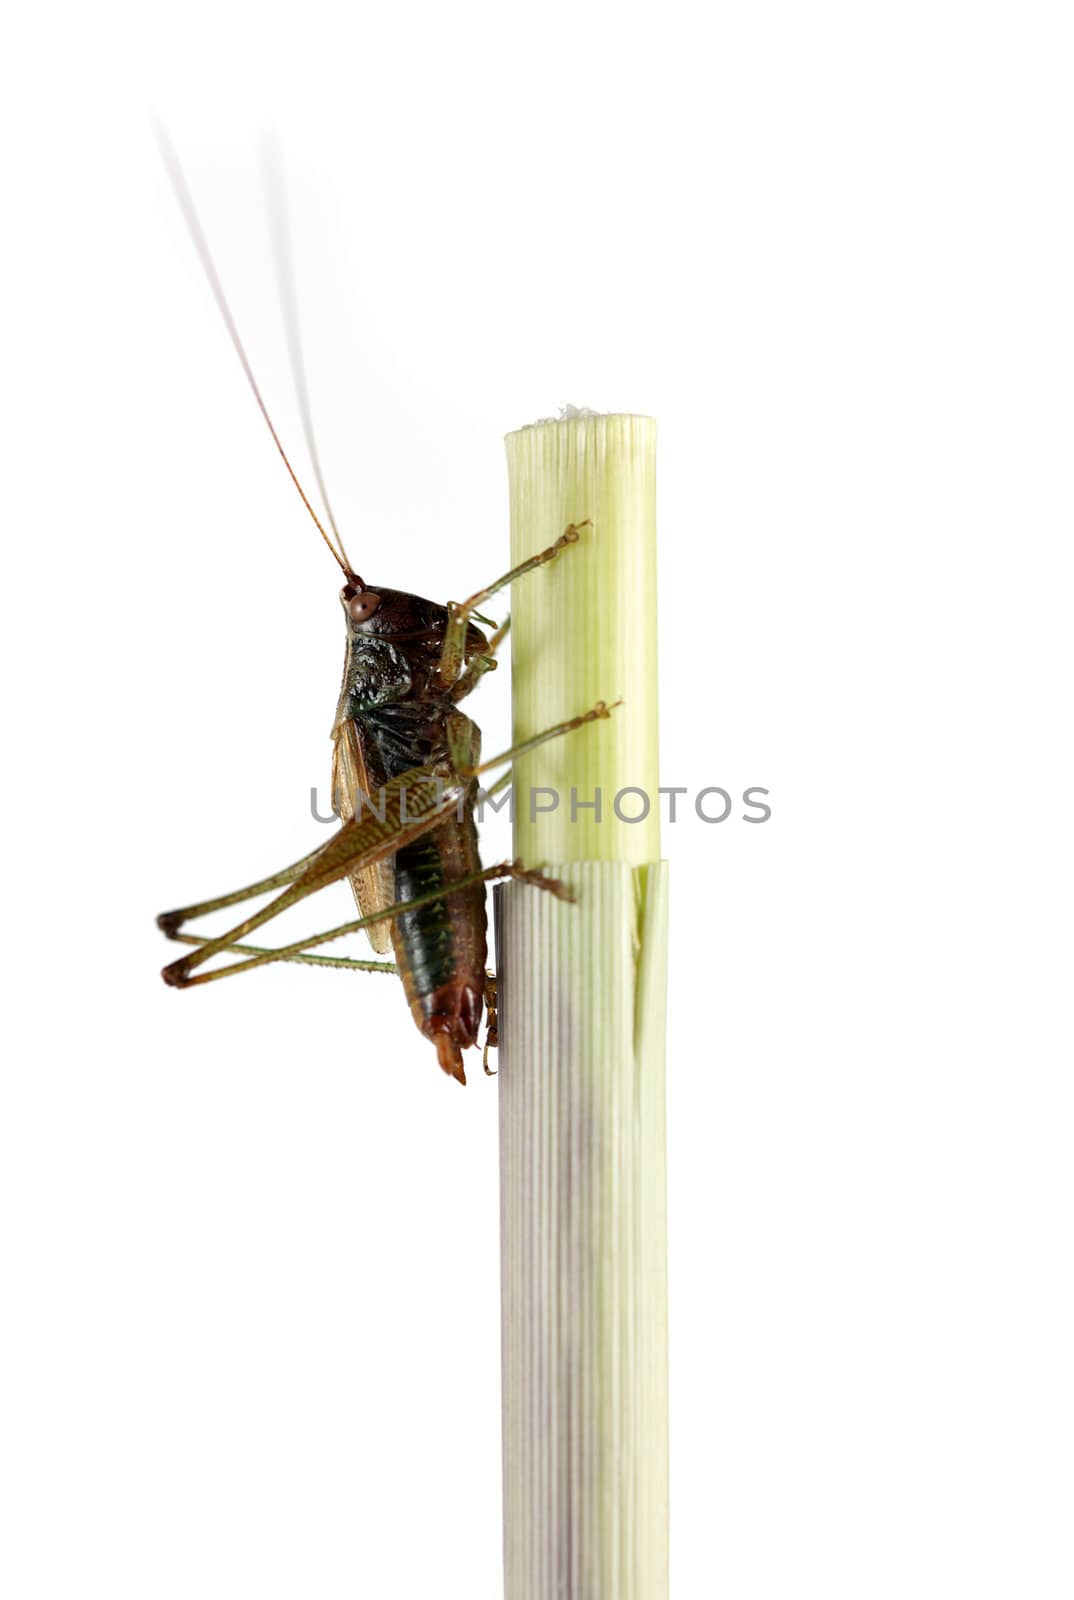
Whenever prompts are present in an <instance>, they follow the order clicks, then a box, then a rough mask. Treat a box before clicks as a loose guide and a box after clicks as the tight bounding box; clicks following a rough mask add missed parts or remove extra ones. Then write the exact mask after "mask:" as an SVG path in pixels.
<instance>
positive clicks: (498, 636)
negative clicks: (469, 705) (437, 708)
mask: <svg viewBox="0 0 1074 1600" xmlns="http://www.w3.org/2000/svg"><path fill="white" fill-rule="evenodd" d="M510 631H511V618H510V617H506V618H505V619H504V621H503V622H502V623H501V624H500V626H499V627H498V628H497V629H496V632H495V633H494V634H493V635H492V638H491V639H490V640H489V647H488V649H487V650H485V651H483V652H482V653H481V655H479V656H473V657H472V658H471V659H470V661H468V662H467V664H466V670H465V672H464V673H463V674H462V677H461V678H459V680H458V682H457V683H456V684H455V687H454V688H453V689H452V691H451V698H452V699H453V700H454V702H455V704H456V705H458V703H459V701H460V700H465V699H466V696H467V695H468V694H472V693H473V691H474V689H475V688H476V687H477V682H478V679H479V678H483V677H484V675H485V673H486V672H491V671H492V670H493V668H494V667H495V666H496V652H497V650H498V649H499V648H500V646H501V645H502V644H503V641H504V640H505V639H506V638H507V635H508V633H509V632H510Z"/></svg>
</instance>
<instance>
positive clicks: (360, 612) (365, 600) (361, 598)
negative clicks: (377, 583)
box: [347, 589, 380, 622]
mask: <svg viewBox="0 0 1074 1600" xmlns="http://www.w3.org/2000/svg"><path fill="white" fill-rule="evenodd" d="M379 605H380V595H379V594H374V593H373V590H372V589H363V590H362V591H361V592H360V593H359V594H356V595H355V596H354V598H353V599H352V600H348V602H347V611H348V613H349V615H350V619H351V621H352V622H368V620H369V618H370V617H371V616H372V615H373V613H374V611H376V609H377V607H378V606H379Z"/></svg>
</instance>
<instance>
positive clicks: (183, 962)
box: [160, 956, 190, 989]
mask: <svg viewBox="0 0 1074 1600" xmlns="http://www.w3.org/2000/svg"><path fill="white" fill-rule="evenodd" d="M160 975H161V977H162V978H163V979H164V982H165V983H166V984H167V985H168V987H169V988H171V989H185V988H186V986H187V984H188V983H189V982H190V968H189V966H188V964H187V957H186V956H180V958H179V960H178V961H171V962H169V964H168V965H167V966H166V967H162V968H161V971H160Z"/></svg>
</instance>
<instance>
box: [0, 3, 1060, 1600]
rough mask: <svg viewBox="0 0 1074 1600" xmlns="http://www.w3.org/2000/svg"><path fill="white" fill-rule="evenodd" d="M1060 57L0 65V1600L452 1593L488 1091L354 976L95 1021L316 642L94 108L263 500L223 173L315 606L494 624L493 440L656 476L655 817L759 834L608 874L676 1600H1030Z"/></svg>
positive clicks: (480, 1554)
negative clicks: (549, 425)
mask: <svg viewBox="0 0 1074 1600" xmlns="http://www.w3.org/2000/svg"><path fill="white" fill-rule="evenodd" d="M1064 11H1065V8H1062V7H1060V6H1058V5H1056V6H1047V5H1034V4H1028V5H1027V4H1022V5H1018V6H1014V5H987V4H986V5H972V6H971V5H969V4H964V5H959V4H952V3H940V4H935V3H934V4H929V5H919V4H907V5H901V6H898V7H895V6H856V5H851V4H843V5H838V4H830V3H828V4H820V5H813V6H793V5H786V4H781V5H780V4H778V5H774V6H735V7H731V6H717V7H704V8H703V7H697V8H696V9H695V8H693V7H688V6H677V5H672V6H666V7H663V8H660V9H657V8H655V7H646V8H637V7H631V6H621V7H612V6H598V5H593V4H588V3H584V0H583V3H576V4H573V5H566V4H545V5H542V6H540V7H528V8H522V7H517V6H503V7H500V6H496V7H494V6H488V7H487V8H486V7H480V6H474V5H468V4H462V5H456V6H451V7H433V6H429V5H420V4H419V5H417V6H414V7H408V8H405V9H404V8H401V7H400V8H395V9H392V8H388V7H378V8H375V9H369V10H365V9H363V8H361V7H358V6H339V7H338V8H334V9H333V8H320V7H313V8H310V7H304V8H299V7H293V6H288V7H282V6H260V7H256V8H255V7H253V6H250V7H240V6H234V5H227V4H221V5H217V6H214V7H212V8H205V9H204V10H202V9H201V8H199V7H198V6H192V7H190V6H184V7H181V8H180V7H173V8H169V9H165V8H144V7H143V8H138V9H135V8H131V9H129V10H120V9H116V8H114V7H113V8H108V7H105V8H104V9H102V8H100V7H86V8H80V9H79V10H78V11H75V10H74V9H73V8H70V9H68V8H64V7H60V8H58V9H55V10H53V11H52V12H50V13H48V14H45V13H44V12H43V11H41V10H38V12H37V13H36V14H35V17H34V20H33V21H29V20H28V17H29V15H30V13H29V11H28V10H27V9H26V8H23V10H22V11H21V12H20V13H19V15H18V16H17V18H16V19H15V20H14V21H13V22H12V21H9V23H8V25H7V33H6V39H5V52H4V53H5V57H6V60H5V65H4V68H3V73H4V78H5V85H4V92H3V96H2V103H3V113H2V115H3V120H4V128H3V148H4V153H5V157H4V159H5V168H6V172H5V187H4V193H5V200H4V215H5V220H6V223H7V229H6V232H7V240H6V243H5V245H4V251H3V266H4V272H5V286H4V291H3V295H2V301H0V316H2V319H3V369H4V382H3V391H4V398H3V404H4V417H3V423H2V438H3V442H4V446H5V452H4V453H5V457H6V467H5V473H4V513H3V514H4V526H5V537H4V554H3V580H4V599H5V604H4V620H3V626H2V629H0V635H2V638H3V643H4V648H5V664H4V682H5V689H6V691H7V708H6V727H5V735H6V737H5V740H4V749H5V751H6V754H7V758H8V759H7V763H6V767H7V770H6V778H5V790H4V792H5V799H6V802H7V806H6V812H7V821H6V826H5V831H4V842H5V848H6V850H7V852H8V859H7V862H6V864H5V869H4V873H3V897H4V923H5V942H6V945H7V952H6V955H5V962H4V992H5V996H6V999H5V1004H4V1012H3V1016H4V1024H5V1031H6V1033H7V1035H8V1041H7V1047H6V1051H5V1056H6V1061H5V1067H4V1082H3V1117H2V1127H0V1186H2V1197H0V1226H2V1229H3V1242H2V1258H0V1273H2V1279H0V1281H2V1292H3V1298H4V1309H3V1317H2V1323H0V1340H2V1342H3V1346H4V1350H3V1356H2V1361H0V1374H2V1377H0V1382H2V1385H3V1398H2V1408H3V1409H2V1417H0V1439H2V1445H0V1450H2V1457H3V1474H4V1484H3V1518H4V1524H5V1529H4V1535H3V1543H2V1546H0V1589H2V1591H3V1593H4V1594H5V1596H10V1597H11V1600H29V1597H31V1596H33V1597H37V1596H48V1597H64V1600H66V1597H81V1596H89V1595H92V1596H96V1595H107V1596H109V1597H111V1600H120V1597H122V1600H127V1597H135V1596H137V1597H139V1600H141V1597H145V1596H152V1597H158V1596H160V1597H164V1596H167V1597H171V1596H182V1597H187V1596H194V1595H197V1596H199V1597H202V1600H216V1597H221V1600H223V1597H227V1600H234V1597H239V1596H257V1597H258V1600H272V1597H277V1596H279V1597H284V1596H286V1597H293V1596H299V1595H301V1596H308V1595H316V1596H318V1597H319V1600H332V1597H336V1596H353V1595H362V1596H365V1595H370V1596H372V1595H376V1596H382V1595H383V1596H390V1597H395V1596H404V1597H406V1596H417V1595H425V1594H433V1593H436V1594H438V1595H466V1596H480V1597H485V1596H496V1595H497V1594H498V1593H499V1583H500V1579H499V1456H498V1451H499V1422H498V1400H499V1396H498V1383H499V1326H498V1289H497V1227H498V1216H497V1205H498V1201H497V1173H496V1088H495V1085H494V1083H490V1082H486V1081H485V1080H483V1079H482V1077H481V1074H480V1071H479V1070H478V1071H476V1072H471V1084H470V1087H469V1088H468V1089H467V1090H466V1091H465V1092H463V1091H461V1090H459V1089H458V1088H457V1086H456V1085H455V1084H453V1083H451V1082H449V1081H448V1080H447V1079H446V1078H444V1077H442V1076H441V1074H440V1073H439V1072H438V1071H437V1069H436V1066H435V1062H434V1060H433V1058H432V1054H431V1052H430V1050H429V1047H428V1045H426V1044H425V1043H424V1042H423V1041H422V1040H421V1039H420V1038H419V1036H418V1034H417V1032H416V1031H415V1030H414V1028H413V1027H412V1025H411V1023H410V1022H409V1020H408V1018H407V1016H406V1013H405V1009H404V1007H403V1003H402V999H401V995H400V994H399V992H398V991H397V988H396V986H395V984H394V983H393V982H392V981H390V980H380V979H373V978H369V979H362V978H360V977H355V976H351V975H336V974H331V973H327V972H322V971H316V970H314V971H305V970H281V969H273V970H271V971H268V972H263V973H258V974H255V975H253V976H250V977H247V978H244V979H242V980H241V981H238V980H236V981H235V982H234V983H225V984H220V985H216V986H212V987H210V988H207V989H203V990H200V991H195V992H192V993H189V994H185V995H181V994H176V993H174V992H171V991H167V990H165V988H164V987H163V985H161V984H160V982H159V980H158V978H157V975H156V974H157V969H158V967H159V966H160V964H161V962H162V959H164V958H165V956H166V953H167V952H166V949H165V947H164V944H163V941H162V940H161V938H160V937H159V935H158V934H157V932H156V930H155V928H154V926H153V916H154V914H155V913H156V912H157V911H158V910H160V909H161V908H163V907H166V906H170V905H173V904H175V903H177V902H181V901H183V900H186V899H189V898H191V897H194V896H197V895H199V894H208V893H212V892H218V891H220V890H222V889H225V888H229V887H231V886H233V885H235V884H238V883H242V882H246V881H247V880H248V879H249V878H251V877H253V876H256V875H258V874H260V873H261V872H263V871H265V870H269V869H271V868H273V867H275V866H277V865H281V864H282V863H284V862H285V861H289V860H291V859H293V858H294V857H295V856H297V855H298V854H300V853H301V852H302V851H304V850H306V849H308V848H311V847H312V846H313V844H315V843H317V842H318V841H319V840H320V839H321V838H322V837H323V836H324V830H323V829H320V828H319V827H318V825H317V824H316V823H315V822H313V821H312V820H311V818H310V815H309V809H308V799H309V788H310V785H311V784H312V783H321V784H322V786H326V784H327V776H328V767H329V743H328V730H329V726H330V722H331V717H332V713H333V709H334V705H335V697H336V692H337V687H338V674H339V667H340V660H341V653H342V625H341V619H340V616H339V610H338V603H337V600H336V591H337V587H338V578H337V574H336V572H335V569H334V568H333V566H332V564H331V562H330V560H329V558H328V556H327V554H326V552H325V551H324V550H323V548H322V547H321V546H320V545H319V543H318V541H317V539H316V536H315V534H314V532H313V530H312V529H311V527H310V526H309V525H308V523H307V522H306V520H305V518H304V514H303V513H302V511H301V507H300V506H299V505H298V502H297V499H296V497H295V496H294V493H293V491H292V489H291V488H290V487H289V485H288V484H287V482H286V479H285V477H284V475H283V473H282V470H281V468H280V466H279V463H278V461H277V460H276V459H275V457H274V454H273V451H272V447H271V444H270V442H269V441H268V439H267V437H266V435H265V433H264V429H263V427H262V424H261V422H260V420H259V418H258V416H257V415H256V412H255V410H254V408H253V405H252V402H251V400H250V397H249V395H248V393H247V392H246V390H245V388H244V384H243V381H242V378H241V374H240V373H239V371H238V369H237V366H236V363H235V361H234V358H233V355H232V353H231V351H230V349H229V348H228V345H227V342H226V338H225V336H224V334H223V331H222V328H221V327H220V325H219V322H218V320H217V317H216V314H215V311H214V309H213V307H212V304H211V301H210V299H209V296H208V293H207V291H206V289H205V286H204V283H203V282H202V280H201V278H200V276H199V273H198V269H197V267H196V264H195V262H194V259H193V256H192V252H191V249H190V247H189V243H188V241H187V239H186V237H185V235H184V233H183V230H182V226H181V223H180V221H179V218H178V216H177V214H176V211H175V207H174V204H173V202H172V200H171V197H170V195H169V193H168V191H167V187H166V184H165V182H164V179H163V175H162V172H161V169H160V166H159V162H158V158H157V155H156V152H155V149H154V147H153V144H152V140H151V136H150V131H149V122H148V112H149V110H150V108H155V109H157V110H158V111H160V112H161V113H162V114H163V116H164V117H165V119H166V120H167V121H168V123H169V124H170V126H171V128H172V131H173V134H174V136H175V138H176V140H177V142H178V144H179V146H180V149H181V151H182V153H183V156H184V159H185V161H186V164H187V167H188V173H189V177H190V181H191V184H192V186H193V187H194V189H195V191H196V194H197V197H198V201H199V204H200V206H201V208H202V211H203V214H204V220H205V224H206V227H207V229H208V232H209V234H210V236H211V239H212V241H213V244H214V247H215V248H216V249H217V252H218V255H219V260H220V265H221V270H222V272H223V274H224V277H225V280H226V283H227V286H228V289H229V292H230V294H231V297H232V300H233V303H234V307H235V311H236V315H237V316H238V318H239V321H240V323H241V326H242V328H243V329H244V331H245V333H246V335H247V338H248V342H249V346H250V351H251V355H252V358H253V360H254V362H255V365H256V367H257V370H258V372H259V373H260V374H261V376H262V378H263V381H264V386H265V389H266V391H267V394H268V397H269V400H270V404H271V405H272V407H273V409H274V411H275V412H276V413H277V414H278V420H279V423H280V426H281V428H282V430H283V431H284V433H285V436H286V438H287V439H288V440H289V441H291V442H292V443H293V444H294V447H295V453H296V456H297V457H299V458H301V448H300V446H299V442H298V441H299V434H298V428H297V419H296V414H295V406H294V401H293V397H292V393H291V389H290V386H289V380H288V377H287V371H286V363H285V359H284V346H283V341H282V334H281V326H280V320H279V314H278V307H277V304H276V300H275V289H274V286H273V279H272V272H271V266H270V258H269V251H268V236H267V233H266V230H265V220H264V206H263V197H262V194H261V189H260V177H259V165H258V161H259V157H258V137H259V134H260V132H261V130H263V129H264V128H265V127H266V126H270V125H271V126H275V128H276V129H277V131H278V134H279V137H280V139H281V142H282V145H283V148H284V152H285V156H286V160H287V163H288V168H289V172H290V182H291V197H292V212H293V225H294V230H295V235H296V253H297V256H298V276H299V284H300V292H301V303H302V315H303V320H304V330H305V334H306V340H307V346H308V356H309V369H310V378H311V384H312V388H313V394H314V403H315V408H316V412H317V416H318V419H319V427H320V433H321V444H322V451H323V455H324V457H325V460H326V463H327V466H328V471H329V477H330V483H331V485H332V487H333V491H334V496H335V499H336V501H337V510H338V512H339V514H340V516H341V519H342V521H343V524H344V527H345V530H346V533H347V536H348V539H349V542H350V545H351V553H352V555H353V556H354V559H355V561H356V562H357V564H358V565H359V567H360V569H361V571H362V572H363V573H364V574H365V575H366V576H367V577H368V578H369V579H370V580H371V581H378V580H379V581H382V582H387V583H390V584H392V585H394V586H397V587H404V588H413V589H416V590H417V591H418V592H421V593H425V594H428V595H431V596H433V597H437V598H441V599H444V598H447V597H449V596H451V597H459V596H460V595H461V594H463V593H465V592H468V591H469V590H470V589H471V588H472V587H473V586H475V585H476V584H478V583H480V582H482V581H484V580H486V579H487V578H488V577H490V576H491V575H492V573H494V572H495V571H498V570H499V569H500V568H501V567H502V566H503V564H504V557H505V552H506V486H505V471H504V463H503V454H502V443H501V436H502V434H503V433H504V432H505V431H507V430H508V429H510V428H512V427H515V426H518V425H519V424H520V423H522V422H525V421H529V420H531V419H532V418H533V417H535V416H539V415H549V414H554V413H555V411H556V408H557V407H558V406H560V405H561V404H563V403H565V402H567V401H572V402H575V403H583V404H588V405H591V406H595V407H598V408H604V409H610V410H639V411H646V412H651V413H652V414H654V415H656V416H657V417H658V419H659V423H660V430H661V433H660V439H661V443H660V520H661V555H660V596H659V627H660V636H661V663H662V706H663V720H662V735H663V780H664V782H665V783H668V784H671V783H674V784H684V785H689V786H690V787H691V788H692V789H696V788H700V787H702V786H704V785H706V784H720V785H723V786H724V787H726V788H728V789H730V790H731V792H732V793H733V794H736V795H737V794H738V793H740V792H741V790H742V789H743V788H745V787H746V786H748V785H751V784H758V785H764V786H766V787H768V788H769V789H770V790H771V804H772V806H773V816H772V819H771V821H770V823H768V824H766V825H765V826H763V827H750V826H746V825H744V824H743V822H742V821H741V820H740V816H739V813H738V810H736V813H735V814H734V815H733V816H732V817H731V818H730V819H729V820H728V821H727V822H726V823H725V824H723V825H721V826H718V827H712V826H705V825H703V824H701V823H699V822H697V821H696V820H690V819H689V818H687V819H686V820H684V821H682V822H681V823H679V824H677V825H676V826H675V827H669V828H667V829H666V831H665V845H666V852H667V854H668V855H669V857H670V858H671V861H672V864H673V888H674V906H673V944H672V956H673V966H672V974H671V1017H670V1040H669V1046H670V1048H669V1114H670V1125H669V1140H670V1226H671V1272H672V1277H671V1316H672V1385H673V1387H672V1418H671V1422H672V1516H673V1577H672V1583H673V1593H674V1595H675V1596H676V1600H693V1597H695V1596H704V1597H708V1596H713V1597H720V1600H725V1597H726V1600H797V1597H799V1596H823V1597H824V1600H844V1597H845V1600H862V1597H866V1596H867V1597H870V1600H872V1597H880V1596H898V1597H900V1600H902V1597H905V1596H909V1595H913V1596H915V1597H920V1600H924V1597H929V1600H932V1597H936V1600H948V1597H951V1596H973V1597H974V1600H983V1597H1004V1600H1006V1597H1011V1600H1015V1597H1018V1600H1022V1597H1025V1596H1032V1597H1033V1600H1053V1597H1055V1600H1058V1597H1060V1596H1062V1597H1069V1595H1070V1594H1071V1592H1072V1590H1074V1548H1072V1542H1071V1537H1070V1523H1069V1516H1070V1497H1071V1490H1072V1487H1074V1485H1072V1481H1071V1479H1072V1471H1071V1443H1070V1441H1071V1437H1072V1430H1074V1406H1072V1398H1074V1397H1072V1382H1071V1368H1072V1363H1071V1354H1070V1353H1071V1349H1072V1348H1074V1317H1072V1300H1071V1276H1070V1269H1071V1238H1070V1217H1071V1214H1072V1199H1074V1196H1072V1194H1071V1188H1072V1184H1071V1155H1070V1152H1071V1136H1072V1128H1071V1110H1072V1091H1071V1081H1070V1064H1071V1063H1070V1051H1069V1026H1068V1017H1069V1010H1070V945H1069V935H1068V928H1069V918H1070V911H1069V908H1070V894H1071V883H1070V870H1069V869H1070V853H1069V844H1068V838H1069V809H1070V791H1069V781H1070V773H1069V766H1068V754H1067V752H1068V746H1069V711H1068V698H1069V679H1068V673H1069V660H1068V635H1069V630H1070V590H1069V572H1068V565H1067V559H1066V558H1067V554H1068V550H1069V544H1070V537H1071V515H1070V513H1071V498H1072V497H1071V473H1070V456H1069V450H1070V428H1071V420H1072V417H1071V410H1072V406H1071V372H1072V370H1074V339H1072V312H1071V304H1072V300H1071V283H1072V281H1074V259H1072V256H1074V251H1072V229H1071V215H1070V177H1071V174H1070V163H1069V152H1070V149H1071V136H1072V132H1074V129H1072V127H1071V121H1072V118H1071V113H1070V71H1071V60H1070V50H1069V39H1068V38H1067V37H1065V35H1064V30H1063V26H1062V25H1063V23H1065V22H1066V21H1068V20H1069V19H1068V18H1067V17H1066V16H1065V15H1064ZM507 688H508V686H507V681H506V674H505V673H501V674H500V676H499V679H498V680H497V681H495V682H490V683H489V684H488V685H487V687H486V688H484V689H483V691H482V695H481V697H480V698H481V700H482V701H483V702H484V704H483V709H482V711H481V712H480V715H481V718H482V722H483V726H484V728H485V732H486V747H487V748H488V749H490V750H491V749H492V748H494V747H496V746H498V745H500V744H501V743H502V742H504V739H505V736H506V733H507V725H508V712H507ZM496 840H497V835H496V834H495V833H494V834H493V838H492V839H491V840H490V844H489V856H490V859H491V858H492V856H494V855H495V854H496V853H497V852H498V851H499V850H502V849H503V845H504V841H503V839H502V836H500V842H499V843H497V842H496ZM328 898H330V899H331V905H330V906H329V907H327V908H326V910H325V913H324V920H325V924H327V921H328V918H329V916H331V919H332V920H339V918H341V917H342V916H345V915H346V914H347V908H348V904H349V901H348V897H347V891H346V890H345V889H344V888H342V887H340V888H338V889H336V890H334V891H331V893H330V896H326V899H328ZM305 926H306V922H305V921H303V926H302V928H300V929H299V930H298V931H304V929H305ZM602 1600H614V1597H602Z"/></svg>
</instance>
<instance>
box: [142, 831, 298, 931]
mask: <svg viewBox="0 0 1074 1600" xmlns="http://www.w3.org/2000/svg"><path fill="white" fill-rule="evenodd" d="M319 853H320V852H319V850H311V851H310V853H309V855H308V856H303V857H302V859H301V861H295V862H294V863H293V864H292V865H291V866H289V867H284V868H283V871H282V872H274V873H273V874H272V876H271V878H262V879H261V880H260V881H259V882H258V883H248V884H247V885H246V887H245V889H233V890H232V891H231V893H230V894H221V895H217V897H216V899H215V900H201V901H199V902H198V904H197V905H194V906H183V907H182V908H181V909H180V910H178V911H162V912H161V914H160V916H159V917H158V918H157V927H158V928H161V929H162V930H163V931H164V932H165V933H166V934H167V935H168V937H169V939H174V938H175V934H176V930H177V929H178V928H181V927H182V925H183V923H184V922H192V921H193V919H194V918H195V917H205V916H208V914H209V912H210V911H222V910H223V908H224V907H225V906H237V905H241V904H242V902H243V901H244V900H253V899H254V897H255V896H256V895H259V894H268V892H269V890H270V889H282V888H283V886H284V885H285V884H288V883H293V882H294V881H295V879H296V878H299V877H301V875H302V873H303V872H304V871H305V870H306V868H307V867H308V866H310V865H312V863H313V862H314V861H315V860H316V858H317V856H318V854H319Z"/></svg>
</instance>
